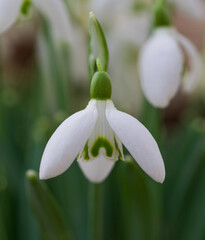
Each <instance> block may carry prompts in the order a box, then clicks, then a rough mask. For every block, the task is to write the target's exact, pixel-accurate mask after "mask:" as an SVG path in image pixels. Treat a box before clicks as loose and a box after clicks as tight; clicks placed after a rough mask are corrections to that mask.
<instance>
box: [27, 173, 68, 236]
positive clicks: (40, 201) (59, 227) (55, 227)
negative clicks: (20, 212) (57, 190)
mask: <svg viewBox="0 0 205 240" xmlns="http://www.w3.org/2000/svg"><path fill="white" fill-rule="evenodd" d="M26 184H27V194H28V199H29V202H30V204H31V207H32V210H33V212H34V214H35V216H36V218H37V220H38V222H39V225H40V227H41V230H42V235H43V237H44V239H45V240H70V239H71V237H70V234H69V232H68V228H67V224H66V222H65V220H64V217H63V215H62V211H61V209H60V207H59V205H58V204H57V202H56V201H55V199H54V197H53V195H52V194H51V192H50V191H49V189H48V188H47V186H46V184H45V183H44V182H43V181H40V180H39V179H38V175H37V173H36V172H35V171H33V170H28V171H27V172H26Z"/></svg>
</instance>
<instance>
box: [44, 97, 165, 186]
mask: <svg viewBox="0 0 205 240" xmlns="http://www.w3.org/2000/svg"><path fill="white" fill-rule="evenodd" d="M122 143H123V144H124V145H125V147H126V148H127V149H128V151H129V152H130V154H131V155H132V156H133V158H134V159H135V160H136V161H137V163H138V164H139V165H140V167H141V168H142V169H143V170H144V171H145V172H146V173H147V174H148V175H149V176H150V177H152V178H153V179H154V180H155V181H157V182H161V183H162V182H163V181H164V178H165V169H164V163H163V159H162V157H161V154H160V151H159V148H158V146H157V143H156V142H155V140H154V138H153V137H152V135H151V134H150V133H149V131H148V130H147V129H146V128H145V127H144V126H143V125H142V124H141V123H140V122H138V121H137V120H136V119H135V118H133V117H132V116H130V115H128V114H126V113H124V112H120V111H118V110H117V109H116V108H115V107H114V105H113V103H112V101H111V100H95V99H92V100H91V101H90V102H89V104H88V106H87V107H86V108H85V109H84V110H82V111H80V112H77V113H75V114H73V115H72V116H70V117H69V118H67V119H66V120H65V121H64V122H63V123H62V124H61V125H60V126H59V127H58V128H57V130H56V131H55V132H54V134H53V136H52V137H51V138H50V140H49V142H48V143H47V146H46V148H45V150H44V153H43V157H42V160H41V165H40V178H41V179H48V178H52V177H55V176H57V175H59V174H61V173H63V172H64V171H65V170H67V169H68V168H69V167H70V165H71V164H72V163H73V161H74V160H75V158H76V157H77V155H78V163H79V166H80V168H81V169H82V171H83V173H84V175H85V176H86V177H87V178H88V179H89V180H90V181H92V182H96V183H98V182H102V181H103V180H104V179H105V178H106V177H107V176H108V174H109V173H110V171H111V170H112V168H113V166H114V164H115V162H116V161H117V160H118V158H119V157H120V158H121V159H123V158H124V156H123V150H122Z"/></svg>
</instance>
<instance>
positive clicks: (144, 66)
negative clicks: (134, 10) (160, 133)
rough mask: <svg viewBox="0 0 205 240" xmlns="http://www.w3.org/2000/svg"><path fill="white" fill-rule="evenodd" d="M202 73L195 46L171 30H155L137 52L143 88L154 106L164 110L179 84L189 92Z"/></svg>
mask: <svg viewBox="0 0 205 240" xmlns="http://www.w3.org/2000/svg"><path fill="white" fill-rule="evenodd" d="M186 58H187V59H188V63H187V62H186ZM184 66H185V74H184V76H183V70H184ZM201 71H202V62H201V58H200V55H199V53H198V51H197V49H196V47H195V46H194V45H193V44H192V43H191V41H189V40H188V39H187V38H185V37H184V36H183V35H181V34H180V33H179V32H177V31H176V30H175V29H172V28H158V29H156V30H155V31H154V33H153V35H152V36H151V37H150V38H149V40H148V41H147V42H146V43H145V44H144V46H143V48H142V50H141V53H140V57H139V73H140V80H141V85H142V89H143V92H144V94H145V96H146V98H147V99H148V100H149V101H150V103H152V104H153V105H154V106H155V107H160V108H164V107H167V106H168V104H169V102H170V100H171V99H172V98H173V97H174V96H175V94H176V93H177V91H178V89H179V87H180V85H182V88H183V89H184V91H186V92H188V93H189V92H191V91H192V90H193V89H194V88H195V87H196V84H197V82H198V81H199V79H200V75H201Z"/></svg>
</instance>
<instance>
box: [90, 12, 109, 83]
mask: <svg viewBox="0 0 205 240" xmlns="http://www.w3.org/2000/svg"><path fill="white" fill-rule="evenodd" d="M97 58H100V59H101V66H102V69H103V70H104V71H107V68H108V61H109V52H108V47H107V42H106V39H105V36H104V33H103V30H102V27H101V25H100V23H99V22H98V20H97V18H96V17H95V15H94V13H93V12H90V13H89V57H88V66H89V74H90V79H92V77H93V75H94V73H95V72H96V71H97V66H96V59H97Z"/></svg>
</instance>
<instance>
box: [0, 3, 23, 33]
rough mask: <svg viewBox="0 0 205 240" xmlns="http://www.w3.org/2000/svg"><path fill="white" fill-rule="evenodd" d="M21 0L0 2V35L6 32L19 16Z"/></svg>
mask: <svg viewBox="0 0 205 240" xmlns="http://www.w3.org/2000/svg"><path fill="white" fill-rule="evenodd" d="M21 4H22V0H0V33H2V32H4V31H6V30H7V29H8V28H9V27H10V26H11V25H12V24H13V23H14V22H15V21H16V19H17V17H18V16H19V12H20V8H21Z"/></svg>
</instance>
